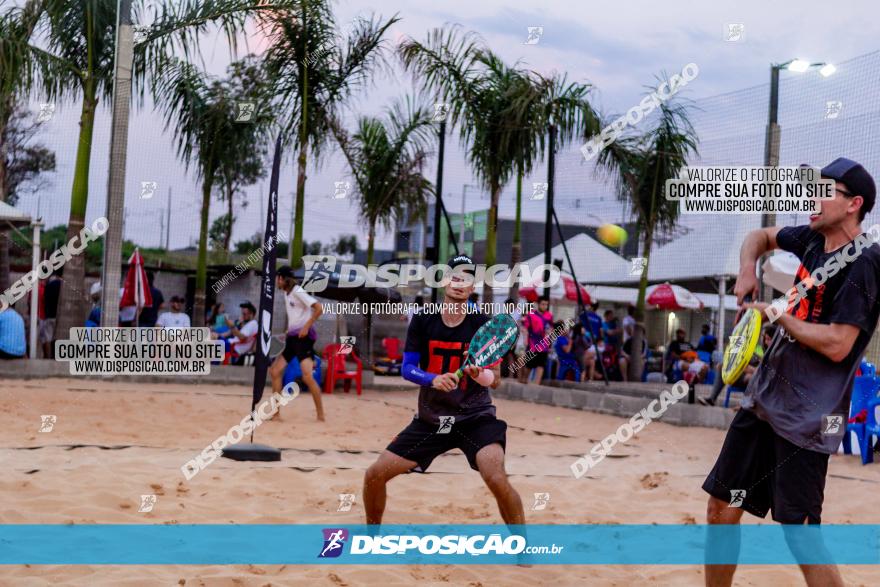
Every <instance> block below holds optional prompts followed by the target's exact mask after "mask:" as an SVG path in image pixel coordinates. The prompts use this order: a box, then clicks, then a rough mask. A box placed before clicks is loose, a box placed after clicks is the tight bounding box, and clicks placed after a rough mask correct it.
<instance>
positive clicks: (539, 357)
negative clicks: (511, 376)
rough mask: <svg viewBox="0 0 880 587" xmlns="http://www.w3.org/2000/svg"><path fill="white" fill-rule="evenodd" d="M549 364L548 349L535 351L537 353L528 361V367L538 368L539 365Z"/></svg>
mask: <svg viewBox="0 0 880 587" xmlns="http://www.w3.org/2000/svg"><path fill="white" fill-rule="evenodd" d="M546 366H547V351H544V352H541V353H535V355H534V356H533V357H532V358H531V359H529V360H528V361H526V369H536V368H538V367H546Z"/></svg>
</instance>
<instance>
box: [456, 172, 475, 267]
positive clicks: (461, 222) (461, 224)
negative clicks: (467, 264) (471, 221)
mask: <svg viewBox="0 0 880 587" xmlns="http://www.w3.org/2000/svg"><path fill="white" fill-rule="evenodd" d="M473 187H476V186H473V185H471V184H469V183H466V184H464V185H463V186H461V218H459V220H458V225H459V227H460V228H459V229H458V246H459V248H460V249H461V250H462V251H463V250H464V215H465V206H464V202H465V197H466V196H467V190H468V188H473Z"/></svg>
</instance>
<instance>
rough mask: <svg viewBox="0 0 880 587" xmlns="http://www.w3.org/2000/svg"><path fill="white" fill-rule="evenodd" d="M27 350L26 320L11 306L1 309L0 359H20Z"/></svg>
mask: <svg viewBox="0 0 880 587" xmlns="http://www.w3.org/2000/svg"><path fill="white" fill-rule="evenodd" d="M26 350H27V344H26V343H25V336H24V320H23V319H22V317H21V316H20V315H19V314H18V312H16V311H15V310H14V309H13V308H11V307H9V308H6V309H5V310H0V359H20V358H22V357H24V353H25V351H26Z"/></svg>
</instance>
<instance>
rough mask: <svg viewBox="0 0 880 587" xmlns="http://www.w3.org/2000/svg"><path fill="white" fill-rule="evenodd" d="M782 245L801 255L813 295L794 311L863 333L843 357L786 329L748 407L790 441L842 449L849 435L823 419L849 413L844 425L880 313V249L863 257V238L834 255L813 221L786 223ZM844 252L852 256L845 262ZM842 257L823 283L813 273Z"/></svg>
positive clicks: (800, 279)
mask: <svg viewBox="0 0 880 587" xmlns="http://www.w3.org/2000/svg"><path fill="white" fill-rule="evenodd" d="M860 238H865V237H860ZM776 242H777V243H778V244H779V247H780V248H781V249H783V250H786V251H790V252H792V253H794V254H795V255H797V256H798V258H799V259H800V260H801V265H800V267H798V270H797V274H796V276H795V283H796V284H797V283H803V284H804V285H806V284H810V285H809V287H808V288H804V289H806V296H804V297H803V298H802V299H800V300H798V301H797V302H795V303H794V304H793V305H792V306H791V308H790V309H788V313H789V314H792V315H793V316H795V317H796V318H798V319H800V320H805V321H807V322H813V323H817V324H851V325H853V326H857V327H858V329H859V334H858V337H857V338H856V342H855V344H854V345H853V348H852V349H851V350H850V352H849V354H848V355H847V356H846V357H845V358H844V359H843V360H842V361H840V362H835V361H832V360H831V359H829V358H828V357H826V356H825V355H823V354H821V353H819V352H817V351H814V350H813V349H811V348H808V347H807V346H805V345H803V344H801V343H799V342H797V341H796V340H794V339H793V338H792V337H791V336H790V335H789V334H787V333H786V332H785V329H783V328H778V329H777V331H776V335H775V336H774V337H773V341H772V342H771V343H770V347H769V348H768V349H767V351H766V352H765V353H764V358H763V359H762V360H761V364H760V367H759V368H758V370H757V371H756V372H755V375H754V376H753V377H752V380H751V382H750V383H749V386H748V388H747V389H746V393H745V396H746V397H745V398H744V399H743V403H742V405H743V407H744V408H748V409H752V410H754V412H755V413H756V414H757V415H758V417H760V418H761V419H762V420H765V421H767V422H769V423H770V425H771V426H772V427H773V430H774V431H776V433H777V434H779V435H780V436H782V437H783V438H785V439H786V440H788V441H789V442H792V443H794V444H796V445H798V446H800V447H802V448H806V449H810V450H815V451H818V452H823V453H834V452H836V451H837V447H838V446H839V445H840V441H841V439H842V435H840V434H823V430H824V429H825V427H824V425H823V423H824V422H825V421H826V416H831V415H838V416H843V421H844V422H845V421H846V419H847V418H848V417H849V400H850V394H851V392H852V386H853V378H854V377H855V372H856V370H857V369H858V366H859V362H860V360H861V358H862V356H863V355H864V353H865V348H866V347H867V346H868V342H870V340H871V335H872V334H873V333H874V330H875V329H876V328H877V318H878V315H880V303H878V296H880V247H878V246H877V245H876V244H871V246H870V247H867V248H865V249H864V250H863V251H862V252H861V254H859V255H855V250H856V249H855V243H853V242H850V243H848V244H846V245H844V246H843V247H841V248H840V249H836V250H834V251H830V252H827V253H826V252H825V237H824V236H823V235H822V234H821V233H818V232H815V231H813V230H811V229H810V228H809V227H807V226H791V227H786V228H783V229H782V230H780V231H779V233H778V234H777V235H776ZM843 255H846V256H849V257H850V259H843ZM834 257H836V258H837V263H836V264H837V266H838V267H839V269H838V270H837V271H836V272H834V275H831V276H829V277H827V278H826V279H825V280H824V282H823V283H820V284H816V283H815V282H814V281H813V279H812V278H811V276H812V275H814V272H815V271H816V269H818V268H820V267H822V268H826V270H827V269H828V268H829V267H831V265H827V263H829V261H830V260H831V259H832V258H834ZM831 263H832V264H834V261H832V262H831ZM832 272H833V271H827V273H826V275H827V274H830V273H832ZM820 273H821V272H820ZM816 275H817V278H818V277H819V274H816ZM789 299H792V298H789ZM792 301H793V300H792Z"/></svg>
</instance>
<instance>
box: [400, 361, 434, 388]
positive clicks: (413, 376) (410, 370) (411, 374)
mask: <svg viewBox="0 0 880 587" xmlns="http://www.w3.org/2000/svg"><path fill="white" fill-rule="evenodd" d="M420 358H421V356H420V354H419V353H403V366H402V367H401V368H400V374H401V375H403V378H404V379H406V380H407V381H412V382H413V383H418V384H419V385H427V386H430V385H431V382H432V381H434V377H436V375H435V374H434V373H428V372H427V371H423V370H422V369H421V368H419V359H420Z"/></svg>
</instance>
